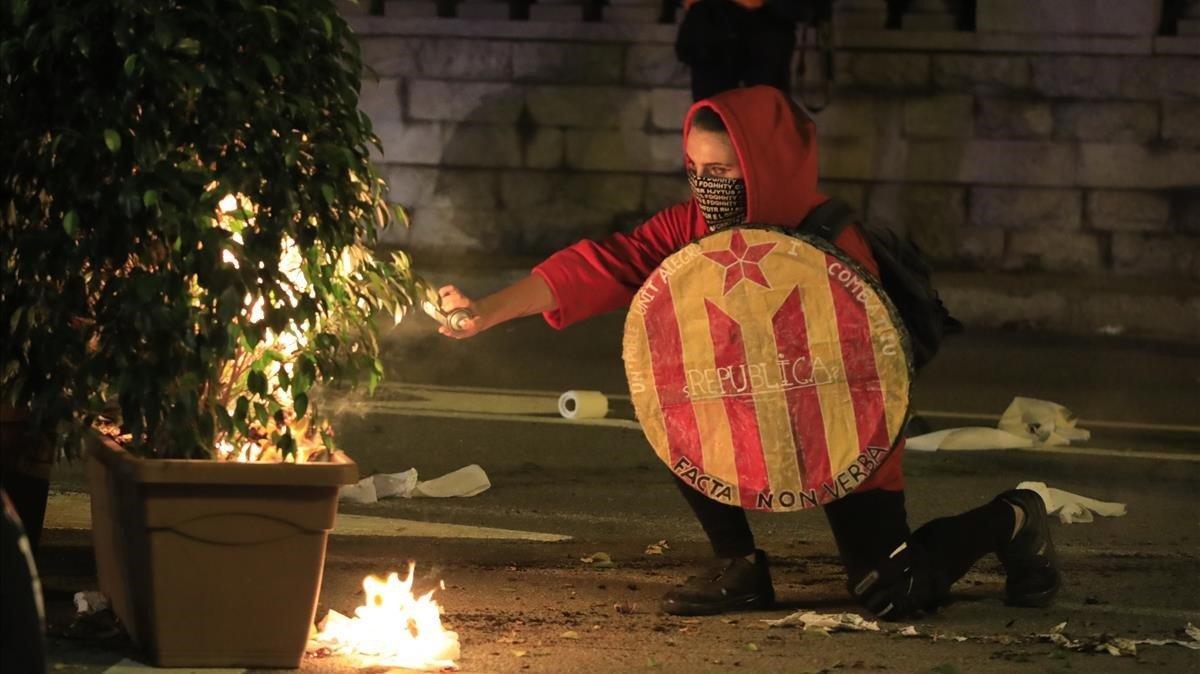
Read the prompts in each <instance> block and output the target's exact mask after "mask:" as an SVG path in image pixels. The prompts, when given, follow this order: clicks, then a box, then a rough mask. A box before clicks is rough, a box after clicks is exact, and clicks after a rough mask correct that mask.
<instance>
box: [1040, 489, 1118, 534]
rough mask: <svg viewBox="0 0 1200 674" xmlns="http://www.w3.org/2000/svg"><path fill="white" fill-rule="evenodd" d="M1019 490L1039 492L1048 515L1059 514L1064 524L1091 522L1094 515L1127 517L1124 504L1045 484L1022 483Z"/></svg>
mask: <svg viewBox="0 0 1200 674" xmlns="http://www.w3.org/2000/svg"><path fill="white" fill-rule="evenodd" d="M1017 489H1028V490H1030V491H1035V492H1037V494H1038V496H1041V497H1042V500H1043V501H1045V502H1046V514H1047V515H1053V514H1054V513H1058V519H1059V521H1060V522H1062V523H1063V524H1072V523H1075V522H1091V521H1092V520H1093V519H1095V517H1094V515H1099V516H1101V517H1122V516H1124V515H1125V504H1124V503H1113V502H1109V501H1097V500H1096V499H1094V498H1088V497H1087V496H1080V495H1079V494H1073V493H1071V492H1069V491H1063V490H1062V489H1055V488H1053V487H1048V486H1046V483H1045V482H1022V483H1021V484H1018V485H1017Z"/></svg>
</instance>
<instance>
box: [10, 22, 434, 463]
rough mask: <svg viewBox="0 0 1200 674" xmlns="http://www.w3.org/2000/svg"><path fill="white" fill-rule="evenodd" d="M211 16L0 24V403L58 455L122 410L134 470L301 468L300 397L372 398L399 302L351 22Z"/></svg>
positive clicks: (404, 279) (309, 448) (402, 304)
mask: <svg viewBox="0 0 1200 674" xmlns="http://www.w3.org/2000/svg"><path fill="white" fill-rule="evenodd" d="M219 4H221V5H222V6H221V7H219V8H217V7H213V6H210V5H202V6H197V5H195V4H194V3H184V2H178V1H176V0H151V1H145V0H138V1H136V2H135V1H133V0H106V1H104V2H91V1H90V0H74V1H67V2H58V3H53V4H47V3H25V2H17V3H14V4H13V10H12V12H11V13H8V12H6V13H5V14H4V16H3V17H0V22H2V23H0V26H2V31H3V32H2V33H0V40H2V45H3V48H2V49H0V59H2V63H3V71H4V72H5V79H4V80H3V81H0V87H2V88H3V91H2V93H3V95H2V96H0V147H3V148H4V154H5V156H6V158H7V161H6V162H5V164H4V168H3V169H0V186H2V188H0V219H2V223H0V250H3V279H2V284H0V306H2V308H3V329H4V330H5V332H6V334H5V339H3V340H2V342H3V347H2V349H3V351H2V352H0V353H2V354H3V369H2V370H0V388H2V392H3V394H4V400H5V401H6V402H9V403H12V404H14V405H16V406H17V407H20V408H26V409H28V410H29V411H30V412H31V415H32V424H33V426H34V427H35V428H36V429H39V430H41V431H42V432H44V433H46V434H48V435H51V436H53V437H55V438H57V440H58V441H59V444H60V447H61V448H64V449H67V450H68V451H71V450H74V449H75V448H77V447H79V445H80V440H81V437H82V433H83V432H84V431H85V430H86V429H88V428H89V427H90V426H91V425H92V424H93V423H94V422H95V421H96V420H97V419H98V418H99V417H100V416H101V415H103V414H104V413H105V412H106V410H112V409H114V408H119V410H120V426H121V433H122V435H124V436H125V437H126V438H127V442H126V446H127V448H128V449H129V450H130V451H131V452H133V453H135V454H137V455H140V456H147V457H159V458H208V457H215V458H235V459H238V460H247V459H249V460H255V459H257V460H287V461H295V460H304V459H305V458H310V457H312V456H313V455H314V454H315V451H316V449H317V448H320V447H329V446H331V445H330V441H331V434H330V431H329V427H328V425H327V424H326V423H325V422H324V421H322V420H321V418H320V416H319V415H318V414H317V412H318V410H316V409H314V407H315V406H314V405H313V402H312V399H311V398H310V389H311V387H312V386H313V385H314V384H317V383H321V382H323V383H327V384H332V385H346V386H352V385H355V384H365V385H366V386H368V387H373V386H374V384H375V382H376V381H378V379H379V377H380V375H381V367H380V363H379V359H378V357H377V356H378V348H377V344H376V341H375V334H374V329H375V328H374V320H373V318H374V316H375V315H376V314H377V313H378V312H380V311H387V312H389V313H391V314H395V315H396V316H397V317H398V316H400V315H402V314H403V313H404V312H405V311H406V310H407V309H408V307H409V306H410V305H411V303H412V298H413V297H414V293H415V291H416V287H415V283H416V282H415V279H414V277H413V275H412V273H411V270H410V268H409V266H408V260H407V258H406V257H404V256H402V255H399V256H393V258H392V259H391V260H387V261H384V260H380V259H376V258H375V257H374V256H373V255H372V253H371V247H372V245H373V244H374V243H375V240H376V235H377V232H378V231H379V230H380V229H382V228H383V227H385V226H386V225H388V223H389V221H390V220H391V219H392V211H391V208H390V207H389V205H388V204H387V202H386V200H385V190H386V186H385V184H384V182H383V180H382V179H381V178H380V176H379V175H378V173H377V171H376V169H375V168H374V167H373V166H372V165H371V163H370V160H369V159H370V155H369V147H370V146H371V145H372V144H375V145H377V144H378V140H377V139H376V138H375V136H374V135H373V133H372V129H371V123H370V121H369V120H368V119H367V117H366V116H365V115H363V114H361V113H360V112H359V111H358V110H357V103H358V97H357V92H358V90H359V72H360V70H361V61H360V56H359V51H358V46H357V44H356V42H355V40H354V37H353V35H352V34H351V33H350V30H349V28H348V26H347V25H346V24H345V22H344V21H343V20H342V19H341V18H339V17H338V15H337V13H336V11H335V9H334V6H333V4H332V3H331V2H329V1H328V0H324V1H317V2H311V3H303V4H302V5H294V6H293V5H285V6H283V7H284V8H277V7H275V6H273V5H270V4H267V3H262V2H256V1H253V0H245V1H242V2H237V3H228V4H229V6H224V3H219Z"/></svg>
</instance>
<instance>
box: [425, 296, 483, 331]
mask: <svg viewBox="0 0 1200 674" xmlns="http://www.w3.org/2000/svg"><path fill="white" fill-rule="evenodd" d="M421 308H422V309H424V310H425V313H426V314H429V317H430V318H432V319H433V320H435V321H437V322H438V323H441V324H442V325H444V326H446V327H447V328H450V329H451V330H453V331H454V332H460V331H461V330H462V329H463V325H464V324H465V323H466V322H467V321H468V320H470V319H472V318H475V314H474V313H472V312H471V310H470V309H451V310H450V311H442V309H441V307H439V306H438V305H437V304H435V303H433V302H431V301H429V300H425V301H424V302H422V303H421Z"/></svg>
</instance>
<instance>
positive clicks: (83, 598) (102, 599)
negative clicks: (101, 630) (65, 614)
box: [75, 590, 112, 615]
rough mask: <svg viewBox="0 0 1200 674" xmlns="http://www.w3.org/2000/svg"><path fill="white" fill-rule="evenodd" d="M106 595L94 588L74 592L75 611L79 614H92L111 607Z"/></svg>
mask: <svg viewBox="0 0 1200 674" xmlns="http://www.w3.org/2000/svg"><path fill="white" fill-rule="evenodd" d="M111 607H112V604H111V603H109V601H108V595H106V594H104V593H103V592H97V591H95V590H85V591H83V592H76V593H75V612H76V613H78V614H79V615H92V614H93V613H99V612H101V611H103V610H105V609H108V608H111Z"/></svg>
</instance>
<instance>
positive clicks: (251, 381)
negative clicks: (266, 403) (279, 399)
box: [246, 371, 267, 396]
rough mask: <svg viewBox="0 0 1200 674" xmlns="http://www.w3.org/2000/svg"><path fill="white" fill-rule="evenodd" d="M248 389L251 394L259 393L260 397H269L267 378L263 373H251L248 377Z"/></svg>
mask: <svg viewBox="0 0 1200 674" xmlns="http://www.w3.org/2000/svg"><path fill="white" fill-rule="evenodd" d="M246 388H247V389H249V390H250V392H251V393H257V394H258V395H260V396H265V395H267V377H266V375H264V374H263V373H262V372H253V371H251V372H250V374H249V376H247V377H246Z"/></svg>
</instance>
